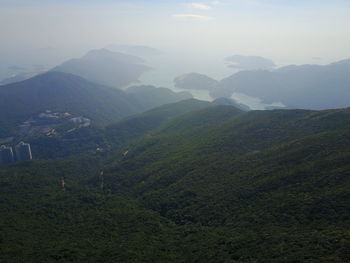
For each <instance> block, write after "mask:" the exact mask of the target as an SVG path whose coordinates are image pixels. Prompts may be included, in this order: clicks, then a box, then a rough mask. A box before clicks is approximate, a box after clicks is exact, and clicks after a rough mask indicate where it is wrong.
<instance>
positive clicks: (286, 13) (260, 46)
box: [0, 0, 350, 63]
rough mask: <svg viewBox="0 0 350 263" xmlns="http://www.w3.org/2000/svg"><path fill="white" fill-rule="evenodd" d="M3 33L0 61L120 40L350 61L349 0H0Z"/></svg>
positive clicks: (284, 57)
mask: <svg viewBox="0 0 350 263" xmlns="http://www.w3.org/2000/svg"><path fill="white" fill-rule="evenodd" d="M0 36H1V44H0V60H1V59H3V60H4V59H5V60H11V59H10V58H9V57H10V56H11V54H13V56H14V57H15V56H20V55H21V54H25V53H26V51H27V50H34V49H37V50H46V49H47V50H50V49H52V50H54V49H57V50H60V52H63V50H65V52H67V53H66V54H67V56H68V54H69V55H70V54H71V53H72V54H73V53H74V52H76V53H79V52H81V53H83V52H85V51H86V50H87V49H90V48H101V47H104V46H106V45H108V44H112V43H116V44H141V45H149V46H153V47H157V48H160V49H173V50H175V49H178V50H186V51H188V52H193V53H203V54H204V53H206V54H222V55H224V54H227V56H229V55H233V54H242V55H260V56H264V57H268V58H271V59H273V60H278V61H286V63H288V61H293V62H298V63H312V62H313V61H314V62H313V63H328V62H331V61H335V60H340V59H345V58H350V49H349V47H350V1H349V0H217V1H215V0H209V1H205V0H203V1H170V0H144V1H141V0H128V1H124V0H0ZM73 50H74V52H73ZM68 51H71V53H69V52H68ZM78 51H79V52H78ZM58 53H59V52H58ZM63 53H64V52H63ZM33 54H34V53H33ZM78 55H80V54H78ZM316 58H317V59H316Z"/></svg>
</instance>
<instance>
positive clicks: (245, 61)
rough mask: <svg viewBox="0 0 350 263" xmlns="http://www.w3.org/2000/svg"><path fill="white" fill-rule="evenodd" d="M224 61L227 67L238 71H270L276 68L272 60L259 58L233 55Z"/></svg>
mask: <svg viewBox="0 0 350 263" xmlns="http://www.w3.org/2000/svg"><path fill="white" fill-rule="evenodd" d="M225 61H226V62H227V63H228V64H229V65H228V67H230V68H235V69H240V70H259V69H260V70H271V69H274V68H275V67H276V64H275V63H274V62H273V61H272V60H270V59H267V58H263V57H259V56H242V55H233V56H230V57H227V58H226V59H225Z"/></svg>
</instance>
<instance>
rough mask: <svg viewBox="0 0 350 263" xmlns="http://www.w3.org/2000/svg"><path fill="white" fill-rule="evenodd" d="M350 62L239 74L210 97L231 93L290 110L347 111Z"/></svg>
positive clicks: (228, 79)
mask: <svg viewBox="0 0 350 263" xmlns="http://www.w3.org/2000/svg"><path fill="white" fill-rule="evenodd" d="M349 61H350V60H344V61H340V62H337V63H332V64H329V65H326V66H319V65H303V66H287V67H283V68H280V69H277V70H275V71H262V70H260V71H242V72H238V73H236V74H234V75H232V76H230V77H228V78H226V79H224V80H222V81H221V82H220V85H219V86H220V87H219V88H218V89H216V90H214V91H212V96H213V97H230V96H231V95H232V93H233V92H240V93H244V94H247V95H250V96H253V97H259V98H261V99H262V100H263V101H264V102H266V103H272V102H282V103H283V104H284V105H286V106H287V107H290V108H303V109H331V108H344V107H348V106H349V105H350V104H349V99H348V98H349V97H350V88H349V87H350V65H349V64H350V62H349Z"/></svg>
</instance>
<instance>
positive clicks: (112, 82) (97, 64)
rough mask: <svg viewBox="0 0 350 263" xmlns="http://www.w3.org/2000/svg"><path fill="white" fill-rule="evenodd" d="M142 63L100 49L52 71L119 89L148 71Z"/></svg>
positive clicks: (131, 57) (133, 57) (139, 59)
mask: <svg viewBox="0 0 350 263" xmlns="http://www.w3.org/2000/svg"><path fill="white" fill-rule="evenodd" d="M143 63H144V60H142V59H141V58H138V57H136V56H131V55H127V54H123V53H117V52H112V51H109V50H107V49H100V50H92V51H90V52H88V53H87V54H86V55H85V56H83V57H81V58H78V59H71V60H68V61H67V62H64V63H63V64H62V65H60V66H57V67H55V68H53V69H52V71H61V72H66V73H71V74H74V75H78V76H80V77H83V78H85V79H87V80H90V81H93V82H96V83H101V84H104V85H108V86H111V87H117V88H121V87H123V86H126V85H128V84H130V83H132V82H136V81H137V80H138V78H139V77H140V76H141V74H142V73H144V72H145V71H147V70H149V69H150V67H148V66H145V65H144V64H143Z"/></svg>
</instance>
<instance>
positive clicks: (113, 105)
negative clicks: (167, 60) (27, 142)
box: [0, 72, 188, 137]
mask: <svg viewBox="0 0 350 263" xmlns="http://www.w3.org/2000/svg"><path fill="white" fill-rule="evenodd" d="M152 91H153V94H154V95H155V99H154V100H151V99H149V98H148V99H147V100H146V99H144V98H143V97H142V96H136V95H137V94H138V93H137V92H135V94H132V95H131V94H129V93H125V92H124V91H121V90H118V89H114V88H109V87H105V86H102V85H99V84H96V83H92V82H89V81H87V80H85V79H83V78H81V77H78V76H75V75H71V74H68V73H62V72H48V73H45V74H42V75H39V76H36V77H34V78H31V79H28V80H25V81H23V82H18V83H13V84H9V85H5V86H1V87H0V123H1V129H0V137H1V136H6V135H12V134H13V133H14V131H15V130H16V127H17V126H18V125H19V123H20V122H23V121H26V120H27V119H28V118H30V117H31V116H33V115H34V114H39V113H40V112H43V111H46V110H51V111H59V112H69V113H74V114H77V115H83V116H85V117H88V118H90V119H92V120H93V122H95V123H97V124H101V125H105V124H109V123H112V122H116V121H118V120H121V119H122V118H124V117H126V116H129V115H132V114H136V113H140V112H142V111H145V110H148V109H150V108H153V107H156V106H159V105H162V104H165V103H170V102H175V101H180V100H182V99H183V98H188V96H187V95H186V96H184V94H177V93H174V92H170V91H169V92H167V93H166V94H165V95H164V94H163V93H164V92H163V90H161V89H156V88H154V89H153V90H152ZM157 94H162V96H158V97H157V96H156V95H157Z"/></svg>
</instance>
